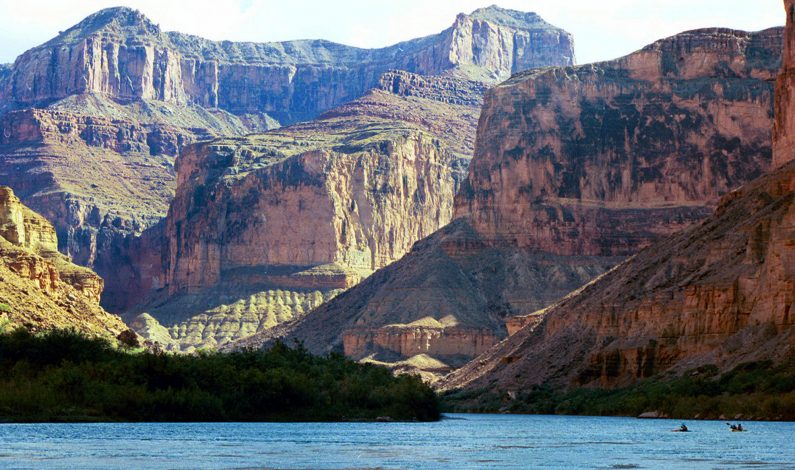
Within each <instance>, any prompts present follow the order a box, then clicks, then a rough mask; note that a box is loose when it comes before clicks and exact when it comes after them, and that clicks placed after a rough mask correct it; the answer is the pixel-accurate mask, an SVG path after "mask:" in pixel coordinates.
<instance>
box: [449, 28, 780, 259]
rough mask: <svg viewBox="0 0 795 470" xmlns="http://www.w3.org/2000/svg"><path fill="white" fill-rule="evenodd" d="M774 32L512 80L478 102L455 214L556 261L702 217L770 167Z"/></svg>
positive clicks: (621, 248) (705, 37) (647, 51)
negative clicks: (471, 154)
mask: <svg viewBox="0 0 795 470" xmlns="http://www.w3.org/2000/svg"><path fill="white" fill-rule="evenodd" d="M781 36H782V31H781V29H771V30H767V31H762V32H759V33H744V32H738V31H732V30H721V29H711V30H699V31H693V32H686V33H682V34H679V35H677V36H674V37H672V38H668V39H664V40H661V41H658V42H656V43H654V44H652V45H650V46H647V47H646V48H644V49H642V50H640V51H638V52H636V53H634V54H631V55H629V56H627V57H624V58H621V59H618V60H615V61H611V62H606V63H600V64H593V65H585V66H581V67H577V68H557V69H550V70H537V71H531V72H527V73H523V74H518V75H517V76H514V77H513V78H511V79H510V80H508V81H506V82H504V83H502V84H500V85H499V86H498V87H496V88H494V89H493V91H492V92H490V93H489V94H488V95H487V98H486V102H485V104H484V108H483V114H482V122H481V125H480V126H479V128H478V137H477V139H478V147H477V157H476V158H475V160H473V164H472V167H471V168H470V173H469V177H468V180H467V182H466V183H465V184H464V187H463V190H462V192H461V196H460V197H459V198H458V199H457V201H456V216H457V217H466V218H467V220H469V221H470V223H471V224H472V225H473V227H474V229H475V230H476V231H477V232H478V233H479V234H481V236H482V237H483V238H484V239H485V240H486V241H487V243H489V244H494V245H496V246H501V245H505V244H508V245H512V246H519V247H528V248H531V249H537V250H542V251H548V252H553V253H558V254H566V255H569V254H570V255H575V254H577V255H586V254H589V255H607V254H611V255H628V254H632V253H634V252H636V251H637V250H638V249H639V248H642V247H645V246H647V245H648V244H650V243H651V242H652V241H654V240H656V239H658V238H659V237H661V236H664V235H668V234H671V233H674V232H676V231H678V230H680V229H682V228H684V227H686V226H688V225H689V224H691V223H693V222H695V221H698V220H701V219H703V218H704V217H705V216H707V215H708V214H709V213H710V211H711V209H710V208H711V207H713V206H714V204H715V202H716V201H717V199H718V197H719V196H720V195H721V194H724V193H726V192H728V191H730V190H732V189H734V188H735V187H737V186H738V185H740V184H742V183H744V182H746V181H749V180H750V179H753V178H755V177H757V176H759V175H760V174H761V173H762V172H764V171H765V170H767V169H768V168H769V167H770V164H771V140H770V130H769V129H770V124H771V118H772V111H773V89H772V87H771V86H770V85H769V82H770V81H772V80H773V79H774V78H775V76H776V72H777V70H778V67H779V64H780V62H779V54H780V51H781ZM519 107H521V111H517V108H519Z"/></svg>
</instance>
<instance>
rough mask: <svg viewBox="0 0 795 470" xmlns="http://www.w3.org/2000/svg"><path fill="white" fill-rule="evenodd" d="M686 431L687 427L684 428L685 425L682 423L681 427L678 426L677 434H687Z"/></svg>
mask: <svg viewBox="0 0 795 470" xmlns="http://www.w3.org/2000/svg"><path fill="white" fill-rule="evenodd" d="M687 431H689V429H687V426H685V423H682V425H681V426H679V432H687Z"/></svg>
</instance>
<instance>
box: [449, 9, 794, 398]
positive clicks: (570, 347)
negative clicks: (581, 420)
mask: <svg viewBox="0 0 795 470" xmlns="http://www.w3.org/2000/svg"><path fill="white" fill-rule="evenodd" d="M784 3H785V7H786V11H787V29H786V32H785V47H784V56H783V64H782V70H781V73H780V75H779V77H778V80H777V82H776V94H775V102H776V103H775V110H776V118H775V125H774V127H773V141H774V164H775V165H778V168H777V169H775V170H773V171H772V172H770V173H769V174H766V175H764V176H762V177H760V178H758V179H756V180H754V181H752V182H750V183H747V184H745V185H744V186H742V187H741V188H739V189H737V190H735V191H732V192H730V193H729V194H727V195H725V196H724V197H723V198H722V199H721V201H720V203H719V205H718V207H717V209H716V210H715V212H714V213H713V215H712V216H711V217H710V218H708V219H707V220H705V221H704V222H703V223H701V224H699V225H697V226H695V227H691V228H689V229H687V230H684V231H682V232H679V233H677V234H675V235H673V236H670V237H668V238H665V239H663V240H661V241H659V242H657V243H655V244H653V245H652V246H651V247H649V248H647V249H645V250H643V251H641V252H639V253H638V254H637V255H635V256H633V257H632V258H630V259H628V260H627V261H626V262H624V263H622V264H621V265H619V266H618V267H616V268H615V269H613V270H612V271H610V272H609V273H607V274H605V275H604V276H602V277H600V278H599V279H597V280H596V281H594V282H593V283H591V284H589V285H587V286H585V287H584V288H582V289H580V290H579V291H577V292H574V293H572V294H571V295H569V296H568V297H566V298H564V299H562V300H561V301H560V302H558V303H556V304H555V305H553V306H552V307H550V308H549V309H547V310H546V311H544V312H540V313H539V314H538V315H536V317H539V316H540V317H542V319H541V320H540V321H538V320H537V319H534V321H528V322H527V324H526V325H524V326H523V327H521V328H520V329H519V330H518V331H516V332H515V334H514V335H512V336H511V337H509V338H508V339H506V340H505V341H503V342H502V343H500V344H499V345H498V346H496V347H494V348H493V349H491V350H490V351H489V352H487V353H486V354H484V355H482V356H481V357H479V358H478V359H477V360H476V361H473V362H472V363H470V364H468V365H467V366H466V367H464V368H462V369H460V370H458V371H456V372H455V373H453V374H452V375H451V376H450V377H448V378H447V379H446V382H445V383H444V384H443V387H444V388H448V389H451V388H462V387H464V388H468V389H470V390H482V389H483V388H484V387H490V388H492V390H498V391H510V390H516V389H517V388H526V387H528V386H532V385H537V384H547V385H550V384H552V385H562V386H583V385H595V386H601V387H615V386H621V385H626V384H629V383H632V382H634V381H637V380H640V379H644V378H648V377H652V376H655V375H659V374H661V373H668V374H671V373H673V374H677V373H682V372H684V371H686V370H688V369H692V368H695V367H697V366H701V365H706V364H714V365H717V366H718V367H719V368H720V369H721V370H727V369H730V368H732V367H733V366H736V365H738V364H740V363H743V362H747V361H757V360H772V361H779V360H782V359H786V358H790V357H792V356H793V354H795V318H794V317H793V315H792V313H791V312H792V307H793V304H795V271H794V270H793V266H795V243H793V240H795V204H794V203H795V162H793V160H795V152H794V150H795V149H793V148H792V147H791V145H790V143H789V140H790V139H791V137H792V135H795V121H793V120H792V116H793V112H794V111H793V110H792V109H791V107H792V102H791V96H792V95H791V93H792V89H793V88H792V87H793V84H792V83H791V71H792V67H793V65H795V56H793V55H792V38H793V33H794V32H795V1H793V0H786V1H785V2H784ZM528 320H529V319H528Z"/></svg>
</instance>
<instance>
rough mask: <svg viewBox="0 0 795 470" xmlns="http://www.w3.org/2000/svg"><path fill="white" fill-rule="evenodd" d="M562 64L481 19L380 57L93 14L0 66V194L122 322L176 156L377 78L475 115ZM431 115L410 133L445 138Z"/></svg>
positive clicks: (312, 109) (148, 273) (527, 30)
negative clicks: (92, 274) (501, 86)
mask: <svg viewBox="0 0 795 470" xmlns="http://www.w3.org/2000/svg"><path fill="white" fill-rule="evenodd" d="M573 62H574V54H573V43H572V40H571V36H570V35H569V34H568V33H566V32H565V31H563V30H561V29H559V28H556V27H554V26H552V25H549V24H548V23H546V22H545V21H543V20H542V19H541V18H540V17H538V16H537V15H535V14H533V13H521V12H516V11H510V10H503V9H500V8H497V7H490V8H485V9H481V10H477V11H475V12H474V13H472V14H471V15H463V14H462V15H459V16H458V17H457V18H456V20H455V23H454V24H453V26H451V27H450V28H448V29H447V30H445V31H443V32H441V33H439V34H437V35H433V36H429V37H426V38H421V39H416V40H411V41H407V42H404V43H400V44H397V45H394V46H391V47H387V48H383V49H359V48H353V47H347V46H343V45H339V44H334V43H330V42H328V41H322V40H317V41H288V42H280V43H266V44H256V43H231V42H228V41H224V42H214V41H208V40H205V39H202V38H198V37H194V36H189V35H185V34H181V33H171V32H163V31H161V30H160V28H159V27H158V26H157V25H155V24H153V23H152V22H151V21H149V20H148V19H147V18H146V17H145V16H143V15H142V14H141V13H140V12H137V11H134V10H131V9H128V8H111V9H106V10H102V11H99V12H97V13H95V14H93V15H91V16H89V17H88V18H86V19H85V20H83V21H82V22H80V23H79V24H77V25H75V26H74V27H72V28H70V29H68V30H66V31H64V32H62V33H60V34H59V35H58V36H57V37H56V38H54V39H52V40H51V41H49V42H47V43H45V44H43V45H41V46H39V47H36V48H34V49H31V50H29V51H27V52H26V53H24V54H23V55H21V56H20V57H19V58H18V59H17V60H16V61H15V63H14V64H13V65H9V66H2V67H0V119H2V122H0V135H1V136H2V139H3V141H2V143H1V144H0V182H2V183H4V184H8V185H11V186H12V187H13V188H15V189H16V190H17V192H18V194H19V195H20V197H22V199H23V200H24V201H25V202H26V203H27V204H29V205H30V206H31V207H34V208H35V209H36V210H38V211H40V212H42V213H43V214H45V215H46V217H48V218H49V219H50V220H51V221H53V223H54V224H55V226H56V229H57V231H58V234H59V239H60V241H61V244H60V246H61V249H62V250H63V251H64V252H65V253H66V254H68V255H69V256H71V257H72V258H73V259H74V260H75V261H76V262H78V263H80V264H83V265H86V266H89V267H92V268H93V269H96V270H97V271H98V272H99V273H100V274H101V275H102V276H104V277H105V278H106V280H107V284H108V289H107V292H106V295H105V297H104V298H103V304H104V305H106V306H107V307H108V308H111V309H113V310H114V311H122V310H125V309H127V308H129V307H130V306H131V304H132V303H133V301H132V300H131V299H133V300H134V301H138V300H140V299H141V298H142V296H144V295H145V294H146V293H147V292H148V291H149V290H151V289H157V288H162V287H163V286H164V282H165V278H164V277H163V276H162V274H163V271H162V269H161V268H162V262H160V261H158V259H159V257H160V254H159V251H160V250H161V249H162V247H161V246H160V244H161V243H162V240H163V239H162V235H163V231H162V228H161V227H159V226H157V227H156V226H154V224H155V223H156V222H157V221H158V220H159V219H160V218H162V217H163V216H164V215H165V212H166V210H167V207H168V204H169V201H170V199H171V197H172V196H173V191H174V184H175V173H174V171H173V163H174V159H175V158H176V156H177V155H179V154H180V153H181V151H182V149H183V148H184V147H185V146H186V145H188V144H189V143H191V142H196V141H207V140H210V139H212V138H216V137H221V136H238V135H243V134H249V133H253V132H261V131H264V130H268V129H272V128H274V127H277V126H278V125H279V124H286V123H292V122H295V121H300V120H306V119H310V118H314V117H316V116H317V115H318V114H319V113H321V112H323V111H326V110H329V109H332V108H334V107H336V106H339V105H340V104H342V103H345V102H349V101H350V100H353V99H355V98H357V97H360V96H362V95H363V94H365V93H366V91H367V90H369V89H370V88H374V87H375V88H377V87H383V86H384V85H383V83H385V82H384V80H382V79H381V74H382V73H383V72H386V71H388V70H391V69H396V68H398V69H405V70H408V71H409V72H405V74H404V73H403V72H395V74H397V75H393V77H396V76H402V77H404V79H403V81H399V80H398V81H397V82H396V81H395V80H394V79H389V80H391V83H392V85H394V86H392V88H394V89H395V90H396V91H397V94H398V95H403V94H405V96H418V97H422V98H428V99H431V100H435V101H436V102H443V103H450V104H453V105H461V104H462V105H466V106H479V103H480V100H481V93H482V91H483V89H484V88H485V86H486V85H484V83H486V82H488V83H494V82H495V81H496V80H499V79H503V78H506V77H507V76H509V75H510V74H511V73H514V72H516V71H519V70H524V69H526V68H528V67H534V66H540V65H560V64H572V63H573ZM410 72H413V73H414V75H412V73H410ZM401 74H403V75H401ZM417 74H421V75H423V76H427V77H425V78H422V79H420V78H419V76H420V75H417ZM431 75H433V77H430V76H431ZM408 76H412V77H413V78H412V79H410V80H409V79H407V78H406V77H408ZM407 81H411V83H407ZM389 91H390V92H391V91H393V90H392V89H390V90H389ZM370 103H375V106H378V107H379V108H380V109H379V110H378V112H379V113H382V114H385V115H390V114H395V113H399V114H401V116H399V117H396V118H395V119H402V118H403V117H405V118H407V119H408V120H409V121H415V120H419V121H427V115H426V114H424V112H417V111H416V110H407V109H406V108H405V106H402V107H401V109H399V110H391V109H390V106H391V103H389V102H388V101H385V100H372V99H370ZM31 108H36V109H32V110H31ZM354 108H355V107H354ZM350 109H351V108H347V110H350ZM342 112H346V110H342ZM353 112H359V111H357V110H355V109H354V111H353ZM3 114H5V116H4V117H3ZM442 114H443V113H434V114H432V115H433V116H435V117H441V119H440V120H439V121H438V122H437V123H429V122H424V123H420V125H421V126H423V127H424V128H434V129H433V131H436V130H437V129H438V130H440V132H443V133H445V134H450V135H453V136H461V135H462V134H463V132H461V130H460V129H457V128H455V127H451V126H450V125H449V124H450V122H451V120H452V121H455V120H456V119H457V118H456V117H455V116H453V117H452V118H451V117H450V116H442ZM452 114H456V112H453V113H452ZM274 117H275V118H277V119H278V121H277V120H274V119H273V118H274ZM474 119H476V117H475V118H474ZM467 129H468V128H467ZM472 142H473V134H468V135H466V136H464V137H463V140H462V142H460V143H458V142H456V144H455V150H456V152H463V153H461V155H460V156H459V160H458V162H457V163H456V165H459V166H465V165H466V163H467V161H468V159H469V158H470V157H471V147H472ZM138 237H141V240H138Z"/></svg>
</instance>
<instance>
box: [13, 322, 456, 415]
mask: <svg viewBox="0 0 795 470" xmlns="http://www.w3.org/2000/svg"><path fill="white" fill-rule="evenodd" d="M439 416H440V413H439V402H438V399H437V396H436V394H435V393H434V392H433V390H431V388H430V387H429V386H427V385H426V384H424V383H423V382H422V381H421V380H420V379H419V378H416V377H411V376H399V377H395V376H393V375H392V373H391V372H390V371H389V370H387V369H386V368H383V367H379V366H375V365H369V364H358V363H355V362H353V361H351V360H349V359H346V358H344V357H343V356H341V355H329V356H328V357H318V356H313V355H311V354H309V353H308V352H307V351H306V350H305V349H303V348H302V347H300V346H297V347H293V348H290V347H287V346H285V345H283V344H276V345H275V346H273V347H272V348H271V349H269V350H258V351H243V352H235V353H229V354H222V353H214V352H213V353H200V354H195V355H176V354H168V353H157V352H151V351H148V350H140V349H138V350H135V349H126V348H124V347H123V346H117V345H113V344H111V343H109V342H108V341H105V340H102V339H93V338H87V337H84V336H81V335H79V334H76V333H72V332H67V331H51V332H48V333H44V334H40V335H34V334H31V333H29V332H27V331H25V330H21V329H20V330H16V331H14V332H12V333H6V334H2V335H0V421H5V422H10V421H11V422H87V421H88V422H95V421H96V422H112V421H161V422H162V421H194V422H195V421H214V422H215V421H376V420H394V421H435V420H438V419H439Z"/></svg>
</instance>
